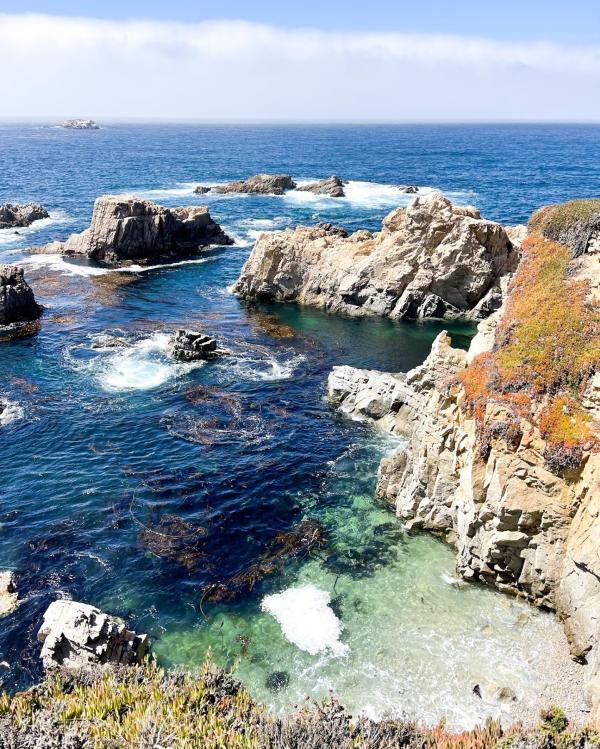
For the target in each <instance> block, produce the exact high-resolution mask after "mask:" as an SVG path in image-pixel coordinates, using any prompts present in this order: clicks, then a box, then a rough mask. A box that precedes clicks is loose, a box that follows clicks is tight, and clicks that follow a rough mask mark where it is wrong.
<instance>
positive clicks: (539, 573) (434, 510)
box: [328, 263, 600, 715]
mask: <svg viewBox="0 0 600 749" xmlns="http://www.w3.org/2000/svg"><path fill="white" fill-rule="evenodd" d="M596 266H597V263H596ZM586 267H587V266H586ZM598 273H599V272H598V268H597V267H595V274H596V276H597V275H598ZM588 280H589V279H588ZM509 300H510V297H509ZM503 312H504V310H503V309H500V310H499V311H497V312H496V313H494V314H493V315H492V316H491V317H490V318H489V319H487V320H485V321H483V322H481V323H480V325H479V330H478V333H477V335H476V336H475V338H474V339H473V341H472V343H471V346H470V349H469V351H468V352H465V351H460V350H457V349H453V348H452V347H451V345H450V338H449V337H448V335H447V334H446V333H441V334H440V335H439V336H438V338H437V339H436V341H435V343H434V344H433V347H432V350H431V353H430V355H429V357H428V358H427V360H426V361H425V362H424V364H423V365H421V366H419V367H416V368H415V369H413V370H411V371H410V372H408V373H406V374H390V373H382V372H376V371H367V370H360V369H354V368H352V367H346V366H344V367H336V368H334V370H333V371H332V373H331V374H330V376H329V385H328V389H329V396H330V399H331V400H332V402H333V403H334V404H335V405H337V406H338V407H339V408H340V409H341V410H342V411H343V412H344V413H346V414H348V415H349V416H351V417H354V418H358V419H362V420H368V421H372V422H373V423H374V424H376V425H377V426H378V427H379V428H381V429H383V430H385V431H387V432H389V433H391V434H394V435H396V436H398V437H399V438H401V439H402V442H403V444H402V445H401V447H400V448H399V449H397V450H396V451H395V452H394V453H392V454H391V455H390V456H389V457H386V458H384V459H383V461H382V462H381V465H380V468H379V474H378V482H377V494H378V496H380V497H381V498H382V499H384V500H386V501H387V502H389V503H390V504H391V505H393V506H394V507H395V510H396V513H397V515H398V516H399V517H400V518H401V519H402V520H403V521H404V523H405V524H406V526H407V527H408V528H415V529H423V530H427V531H431V532H433V533H435V534H437V535H439V536H440V537H442V538H444V539H445V540H446V541H448V542H449V543H450V544H452V545H453V546H454V547H455V548H456V550H457V570H458V572H459V573H460V574H461V575H462V576H463V577H464V578H466V579H473V580H479V581H481V582H485V583H487V584H490V585H493V586H494V587H496V588H498V589H499V590H502V591H505V592H509V593H513V594H516V595H519V596H522V597H525V598H527V599H528V600H529V601H531V602H532V603H534V604H536V605H538V606H542V607H545V608H548V609H553V610H556V611H557V612H558V614H559V616H560V618H561V619H562V620H563V622H564V626H565V631H566V633H567V636H568V639H569V642H570V645H571V652H572V654H573V656H574V657H576V658H578V659H581V660H584V661H586V662H587V663H589V664H590V665H591V670H592V672H596V673H599V674H600V646H599V640H600V629H599V626H598V621H599V619H600V555H599V554H598V548H599V544H600V491H599V490H598V487H599V486H600V453H598V452H597V451H595V450H594V449H593V448H591V447H590V448H588V450H587V452H585V451H584V453H583V456H582V458H581V460H580V461H579V463H578V464H577V465H576V466H574V467H572V468H568V469H564V470H551V466H550V467H549V464H548V461H547V458H546V456H547V454H548V453H547V448H548V446H549V444H548V442H547V441H546V439H545V438H544V436H543V433H542V431H541V427H540V426H539V420H538V419H537V418H534V417H533V416H531V415H529V416H526V415H522V416H519V415H517V416H515V413H517V414H518V413H519V411H518V409H517V411H515V410H513V409H511V408H510V407H509V404H510V396H511V394H510V393H509V394H508V399H507V400H506V401H505V404H503V403H502V401H501V399H498V400H495V399H493V398H490V400H489V401H488V402H486V403H484V404H483V405H482V406H481V408H482V409H483V411H482V413H481V414H480V415H479V418H480V420H479V421H478V419H477V418H476V415H475V414H474V413H473V411H472V410H471V409H470V408H469V407H468V406H467V401H466V391H465V388H464V386H463V384H462V379H461V377H460V376H461V373H462V372H464V371H465V368H466V367H467V366H469V365H471V364H472V362H473V361H474V360H476V357H479V356H480V355H485V354H486V352H491V351H492V350H497V348H498V345H499V342H498V340H496V338H497V336H496V329H497V326H498V325H499V324H500V323H501V321H502V315H503ZM505 329H506V328H503V329H502V335H505V333H504V331H505ZM500 345H501V344H500ZM513 395H514V394H513ZM515 397H516V396H515ZM584 405H585V407H586V409H587V411H588V413H589V414H590V416H591V418H592V424H593V425H596V427H597V425H598V424H599V423H600V419H599V418H598V417H599V416H600V373H596V374H594V376H593V377H592V378H591V379H590V381H589V382H588V384H587V388H586V392H585V396H584ZM538 408H540V409H541V406H540V407H538V406H536V405H535V404H529V409H531V410H528V411H527V413H529V414H534V415H535V414H536V413H539V412H540V411H539V410H536V409H538ZM591 693H592V698H593V701H594V703H595V709H596V714H597V715H600V676H598V677H597V678H595V679H594V680H593V682H592V685H591Z"/></svg>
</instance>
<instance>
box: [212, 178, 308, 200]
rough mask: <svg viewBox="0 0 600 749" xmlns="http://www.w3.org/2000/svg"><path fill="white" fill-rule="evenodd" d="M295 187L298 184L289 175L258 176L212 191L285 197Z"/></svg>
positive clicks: (215, 188)
mask: <svg viewBox="0 0 600 749" xmlns="http://www.w3.org/2000/svg"><path fill="white" fill-rule="evenodd" d="M295 187H296V183H295V182H294V180H293V179H292V178H291V177H290V176H289V174H256V175H254V177H248V179H245V180H238V181H236V182H230V183H229V184H227V185H215V187H213V188H212V189H213V191H214V192H219V193H236V192H239V193H257V194H259V195H283V193H284V192H285V191H286V190H293V189H294V188H295Z"/></svg>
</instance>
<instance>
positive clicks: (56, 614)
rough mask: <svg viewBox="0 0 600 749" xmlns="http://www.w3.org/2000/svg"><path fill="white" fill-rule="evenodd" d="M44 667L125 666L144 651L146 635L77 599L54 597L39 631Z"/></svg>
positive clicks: (146, 643)
mask: <svg viewBox="0 0 600 749" xmlns="http://www.w3.org/2000/svg"><path fill="white" fill-rule="evenodd" d="M38 640H39V641H40V642H41V643H43V645H42V652H41V658H42V663H43V666H44V668H45V669H47V670H48V669H53V668H56V667H58V666H60V667H62V668H66V669H69V670H78V669H81V668H86V667H89V666H98V665H104V664H108V665H111V666H128V665H130V664H132V663H139V662H140V661H141V660H142V658H143V657H144V655H145V654H146V650H147V646H148V635H138V634H136V633H135V632H130V631H129V630H128V629H127V627H126V626H125V623H124V622H123V621H121V619H117V618H116V617H113V616H109V615H108V614H105V613H104V612H102V611H100V609H97V608H95V607H94V606H90V605H88V604H86V603H77V602H76V601H63V600H60V601H54V602H53V603H51V604H50V606H49V607H48V609H47V610H46V613H45V614H44V621H43V623H42V626H41V628H40V631H39V632H38Z"/></svg>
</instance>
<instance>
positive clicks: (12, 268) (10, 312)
mask: <svg viewBox="0 0 600 749" xmlns="http://www.w3.org/2000/svg"><path fill="white" fill-rule="evenodd" d="M41 313H42V308H41V307H40V306H39V304H38V303H37V302H36V301H35V297H34V295H33V291H32V290H31V287H30V286H29V284H28V283H27V281H26V280H25V277H24V275H23V269H22V268H19V267H17V266H16V265H0V326H8V325H20V324H23V323H29V322H32V321H34V320H37V319H38V317H39V316H40V315H41Z"/></svg>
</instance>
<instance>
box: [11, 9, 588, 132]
mask: <svg viewBox="0 0 600 749" xmlns="http://www.w3.org/2000/svg"><path fill="white" fill-rule="evenodd" d="M0 70H2V71H3V74H4V76H5V78H6V79H7V80H12V81H16V82H18V85H14V86H12V87H11V93H10V96H6V97H4V98H3V101H2V107H0V117H3V118H8V119H31V118H41V119H45V120H48V121H53V120H56V119H60V118H62V117H93V118H96V119H99V120H109V119H124V120H131V119H137V120H157V119H162V120H186V121H187V120H193V121H211V122H215V121H221V122H223V121H245V122H249V121H269V122H272V121H294V122H301V121H312V122H315V121H320V122H323V121H327V122H329V121H343V122H357V121H358V122H364V121H370V122H373V121H375V122H398V121H410V122H430V121H460V122H467V121H468V122H471V121H498V122H500V121H510V122H513V121H553V122H554V121H577V122H584V121H585V122H599V121H600V97H598V96H597V95H596V94H597V92H598V91H600V0H595V2H592V0H571V2H568V3H567V2H566V1H561V2H559V1H558V0H547V1H546V2H538V0H535V1H532V0H529V1H527V0H520V2H517V1H516V0H503V1H502V2H484V0H479V2H472V1H471V0H463V1H462V2H461V0H453V1H452V2H447V0H446V1H445V2H442V1H441V0H426V1H425V2H417V0H412V1H411V2H405V0H396V2H392V1H391V0H389V1H388V2H384V0H369V1H368V2H365V1H364V0H363V2H361V3H358V2H356V0H344V2H342V0H320V1H319V2H317V1H316V0H303V1H302V2H290V1H289V0H288V2H285V0H278V1H277V2H274V1H270V0H245V1H244V2H242V1H241V0H235V1H229V2H228V1H227V0H220V2H217V0H194V1H193V2H192V0H161V1H160V2H158V0H144V1H143V2H141V0H140V1H137V0H136V1H134V2H123V1H121V2H117V1H116V0H103V1H102V2H94V3H92V2H83V1H81V0H80V1H79V2H75V1H74V0H62V1H61V0H56V1H54V2H53V1H52V0H50V1H49V2H42V1H41V0H0Z"/></svg>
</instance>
